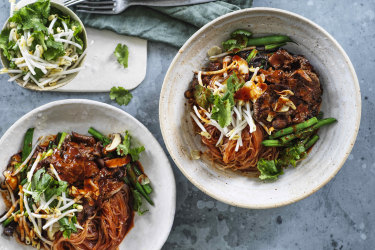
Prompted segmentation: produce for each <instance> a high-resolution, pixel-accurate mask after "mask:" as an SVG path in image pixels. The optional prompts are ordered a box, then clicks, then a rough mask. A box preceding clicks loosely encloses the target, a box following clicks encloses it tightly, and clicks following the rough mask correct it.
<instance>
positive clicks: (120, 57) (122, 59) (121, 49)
mask: <svg viewBox="0 0 375 250" xmlns="http://www.w3.org/2000/svg"><path fill="white" fill-rule="evenodd" d="M114 54H115V56H116V57H117V61H118V63H119V64H121V65H122V66H124V68H127V67H128V59H129V50H128V46H126V45H125V44H121V43H119V44H117V46H116V49H115V52H114Z"/></svg>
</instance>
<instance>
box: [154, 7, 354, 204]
mask: <svg viewBox="0 0 375 250" xmlns="http://www.w3.org/2000/svg"><path fill="white" fill-rule="evenodd" d="M239 28H240V29H248V30H251V31H252V32H253V33H254V34H255V35H265V34H285V35H288V36H290V37H291V38H292V39H293V41H295V42H297V43H298V45H297V44H288V45H287V46H286V48H287V49H288V50H289V51H291V52H293V53H295V54H302V55H304V56H305V57H306V58H307V59H308V60H310V62H311V64H312V65H313V66H314V68H315V69H316V71H317V72H318V74H319V75H320V80H321V82H322V86H323V102H322V107H321V110H322V111H323V112H324V116H325V117H335V118H337V120H338V123H336V124H335V125H332V126H330V127H327V128H324V129H321V130H320V131H319V136H320V140H319V141H318V143H317V145H315V146H314V148H313V149H312V151H311V152H310V153H309V155H308V157H307V158H306V159H304V160H303V161H302V162H301V163H300V164H299V165H298V166H297V167H296V168H288V169H287V170H286V171H285V173H284V175H282V176H280V178H279V180H277V181H275V182H267V183H264V182H262V181H260V180H258V179H255V178H249V177H244V176H240V175H239V174H235V173H233V172H231V171H221V170H218V169H217V168H216V167H214V166H212V163H211V162H209V161H205V160H202V159H201V160H192V159H191V156H190V152H191V150H197V149H198V150H199V149H200V150H202V151H204V150H205V148H204V147H203V146H202V144H201V141H200V137H199V136H197V135H195V134H194V132H193V127H192V121H191V119H190V116H189V111H190V110H189V105H188V104H187V102H186V100H185V98H184V92H185V91H186V90H187V89H188V86H189V84H190V82H191V81H192V79H193V70H199V69H201V67H202V66H204V65H205V64H206V62H207V54H206V53H207V51H208V49H210V48H211V47H212V46H214V45H221V42H222V41H225V40H226V39H228V37H229V34H230V33H231V32H232V31H234V30H236V29H239ZM360 117H361V94H360V90H359V84H358V79H357V76H356V73H355V71H354V68H353V65H352V63H351V62H350V59H349V58H348V56H347V55H346V53H345V52H344V50H343V49H342V48H341V46H340V45H339V44H338V43H337V41H336V40H335V39H334V38H333V37H332V36H331V35H329V34H328V33H327V32H326V31H325V30H324V29H323V28H321V27H319V26H318V25H316V24H315V23H313V22H311V21H309V20H308V19H306V18H304V17H302V16H299V15H297V14H294V13H291V12H288V11H284V10H279V9H273V8H251V9H245V10H240V11H236V12H232V13H230V14H227V15H225V16H222V17H219V18H217V19H215V20H214V21H212V22H210V23H209V24H207V25H205V26H204V27H203V28H201V29H200V30H199V31H197V32H196V33H195V34H194V35H193V36H192V37H191V38H190V39H189V40H188V41H187V42H186V43H185V44H184V46H182V48H181V49H180V50H179V52H178V53H177V55H176V57H175V58H174V60H173V62H172V64H171V66H170V67H169V70H168V72H167V74H166V76H165V79H164V83H163V87H162V90H161V94H160V106H159V118H160V126H161V131H162V134H163V138H164V142H165V144H166V146H167V149H168V151H169V153H170V155H171V156H172V158H173V160H174V161H175V163H176V165H177V166H178V167H179V169H180V170H181V172H182V173H183V174H184V175H185V176H186V177H187V178H188V179H189V180H190V181H191V182H192V183H193V184H194V185H195V186H197V187H198V188H199V189H200V190H202V191H203V192H205V193H206V194H208V195H210V196H211V197H213V198H215V199H217V200H220V201H222V202H225V203H227V204H230V205H234V206H239V207H244V208H256V209H262V208H272V207H279V206H283V205H287V204H290V203H293V202H296V201H298V200H301V199H303V198H305V197H307V196H309V195H311V194H312V193H314V192H316V191H317V190H318V189H320V188H321V187H323V186H324V185H325V184H326V183H327V182H328V181H329V180H331V179H332V178H333V177H334V176H335V175H336V173H337V172H338V171H339V170H340V168H341V166H342V165H343V164H344V162H345V160H346V158H347V157H348V155H349V154H350V151H351V149H352V147H353V145H354V142H355V139H356V136H357V132H358V128H359V123H360Z"/></svg>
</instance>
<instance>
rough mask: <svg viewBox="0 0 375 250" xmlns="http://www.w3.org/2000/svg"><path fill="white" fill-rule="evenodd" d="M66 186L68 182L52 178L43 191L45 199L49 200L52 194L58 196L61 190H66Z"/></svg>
mask: <svg viewBox="0 0 375 250" xmlns="http://www.w3.org/2000/svg"><path fill="white" fill-rule="evenodd" d="M67 188H68V183H67V182H66V181H57V180H53V181H52V182H51V183H50V186H49V188H48V189H47V190H46V191H45V192H44V195H45V196H46V200H47V201H48V200H50V199H51V198H52V196H54V195H56V196H60V195H61V194H62V193H63V192H66V191H67Z"/></svg>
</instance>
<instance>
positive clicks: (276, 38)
mask: <svg viewBox="0 0 375 250" xmlns="http://www.w3.org/2000/svg"><path fill="white" fill-rule="evenodd" d="M286 42H292V39H290V38H289V37H288V36H284V35H272V36H264V37H255V38H249V40H248V41H247V46H260V45H267V44H278V43H286Z"/></svg>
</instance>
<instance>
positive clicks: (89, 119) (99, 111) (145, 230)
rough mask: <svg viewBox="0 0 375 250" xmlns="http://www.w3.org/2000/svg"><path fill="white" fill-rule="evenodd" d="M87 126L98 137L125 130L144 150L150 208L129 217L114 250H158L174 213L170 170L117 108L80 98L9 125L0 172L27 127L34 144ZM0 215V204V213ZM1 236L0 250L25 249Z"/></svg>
mask: <svg viewBox="0 0 375 250" xmlns="http://www.w3.org/2000/svg"><path fill="white" fill-rule="evenodd" d="M90 126H93V127H94V128H96V129H97V130H99V131H101V132H103V133H104V134H109V133H113V132H121V133H123V132H124V131H125V130H129V132H130V134H131V135H132V136H133V138H134V140H135V141H136V142H137V143H139V144H141V145H144V146H145V148H146V151H145V152H143V153H142V154H141V157H140V161H141V163H142V165H143V167H144V169H145V172H146V173H147V175H148V176H149V177H150V180H151V183H152V186H153V189H154V192H153V193H152V194H151V198H152V199H153V201H154V202H155V206H154V207H152V206H149V205H146V206H145V207H146V208H148V209H149V212H147V213H145V214H144V215H142V216H138V215H135V220H134V227H133V228H132V229H131V230H130V232H129V233H128V234H127V235H126V236H125V239H124V241H123V242H122V243H121V245H120V249H122V250H125V249H132V250H133V249H137V250H138V249H139V250H142V249H144V250H151V249H160V248H161V247H162V246H163V244H164V242H165V241H166V240H167V237H168V235H169V232H170V230H171V227H172V223H173V219H174V214H175V205H176V187H175V180H174V176H173V172H172V168H171V166H170V164H169V161H168V159H167V157H166V155H165V153H164V151H163V149H162V148H161V147H160V145H159V143H158V142H157V141H156V139H155V138H154V137H153V135H152V134H151V133H150V131H148V129H147V128H146V127H145V126H143V125H142V124H141V123H140V122H139V121H138V120H136V119H135V118H134V117H132V116H131V115H129V114H128V113H126V112H125V111H122V110H121V109H118V108H115V107H113V106H111V105H108V104H104V103H100V102H96V101H90V100H82V99H70V100H63V101H56V102H51V103H48V104H46V105H43V106H41V107H39V108H37V109H34V110H33V111H31V112H29V113H27V114H26V115H24V116H23V117H22V118H20V119H19V120H18V121H17V122H16V123H14V124H13V125H12V126H11V127H10V128H9V129H8V130H7V131H6V132H5V134H4V135H3V137H2V138H1V139H0V152H1V154H0V173H2V172H3V171H4V170H5V168H6V166H7V163H8V162H9V158H10V157H11V156H12V155H13V154H14V153H16V152H19V151H20V149H21V144H22V141H23V136H24V133H25V132H26V130H27V129H28V128H30V127H35V133H34V143H35V141H36V139H37V138H38V137H39V136H41V135H48V134H56V133H58V132H59V131H66V132H70V131H76V132H78V133H82V134H87V130H88V128H89V127H90ZM1 177H2V176H1ZM145 204H146V201H145ZM4 211H5V206H4V204H3V202H2V200H1V201H0V214H2V213H3V212H4ZM2 231H3V228H2V227H1V230H0V249H31V247H27V246H24V245H21V244H19V243H17V242H16V241H15V239H14V238H12V237H11V238H7V237H5V236H3V235H2ZM145 239H147V240H145Z"/></svg>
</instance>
